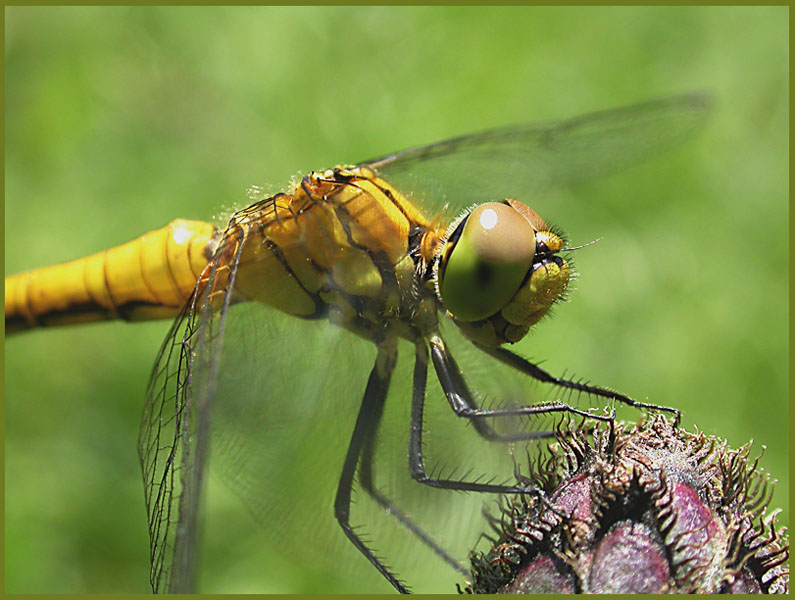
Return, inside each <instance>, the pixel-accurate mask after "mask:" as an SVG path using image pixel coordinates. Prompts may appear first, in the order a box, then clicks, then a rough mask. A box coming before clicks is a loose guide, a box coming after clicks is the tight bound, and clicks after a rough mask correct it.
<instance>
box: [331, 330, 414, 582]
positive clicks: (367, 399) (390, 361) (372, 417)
mask: <svg viewBox="0 0 795 600" xmlns="http://www.w3.org/2000/svg"><path fill="white" fill-rule="evenodd" d="M396 361H397V346H396V345H395V344H394V343H392V344H382V345H379V346H378V356H377V357H376V360H375V365H374V366H373V370H372V371H371V372H370V377H369V379H368V380H367V387H366V389H365V391H364V397H363V398H362V404H361V406H360V408H359V414H358V416H357V417H356V425H355V426H354V429H353V435H352V436H351V441H350V444H349V446H348V452H347V454H346V455H345V462H344V464H343V467H342V474H341V475H340V480H339V484H338V485H337V496H336V498H335V500H334V515H335V516H336V518H337V521H338V522H339V524H340V526H341V527H342V530H343V531H344V532H345V535H346V536H348V539H349V540H350V541H351V542H352V543H353V545H354V546H356V548H357V549H358V550H359V552H361V553H362V554H364V556H365V557H366V558H367V560H369V561H370V563H371V564H372V565H373V566H374V567H375V568H376V569H377V570H378V572H379V573H381V575H383V576H384V577H385V578H386V580H387V581H389V583H390V584H392V586H393V587H394V588H395V589H396V590H397V591H398V592H400V593H401V594H408V593H409V589H408V587H407V586H406V584H405V583H404V582H402V581H400V579H398V577H397V576H396V575H395V574H394V573H392V571H391V570H390V569H389V567H387V566H386V565H385V564H384V562H383V561H382V560H381V559H380V558H378V557H377V556H376V555H375V553H374V552H373V551H372V550H371V549H370V548H368V547H367V545H366V544H365V543H364V541H363V540H362V538H361V537H360V536H359V534H358V533H356V531H354V528H353V527H352V526H351V524H350V512H351V492H352V490H353V481H354V475H355V473H356V467H357V465H358V464H359V460H360V457H361V456H362V451H363V450H364V449H365V448H366V447H367V446H368V445H370V444H372V441H371V440H372V438H374V437H375V434H376V430H377V428H378V422H379V421H380V418H381V415H382V413H383V410H384V403H385V402H386V397H387V392H388V391H389V382H390V379H391V377H392V372H393V371H394V369H395V363H396ZM368 460H369V459H368Z"/></svg>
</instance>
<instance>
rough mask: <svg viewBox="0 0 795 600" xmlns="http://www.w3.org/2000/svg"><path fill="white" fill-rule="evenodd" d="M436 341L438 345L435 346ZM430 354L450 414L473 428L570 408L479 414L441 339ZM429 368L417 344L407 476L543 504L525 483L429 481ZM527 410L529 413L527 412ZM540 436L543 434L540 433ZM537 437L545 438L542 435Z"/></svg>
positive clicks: (431, 481)
mask: <svg viewBox="0 0 795 600" xmlns="http://www.w3.org/2000/svg"><path fill="white" fill-rule="evenodd" d="M435 340H438V345H436V344H435ZM431 351H432V358H433V363H434V367H435V369H436V373H437V375H438V377H439V381H440V382H441V384H442V389H444V391H445V394H446V395H447V397H448V400H449V401H450V405H451V406H453V410H454V411H455V412H456V414H458V415H459V416H461V417H466V418H470V419H471V421H472V423H473V424H474V426H475V427H476V428H478V425H477V423H478V421H481V420H482V419H481V418H480V417H492V416H501V415H507V414H534V413H540V412H564V411H566V410H569V409H570V407H567V406H565V405H552V407H551V408H550V406H546V407H544V408H545V409H546V410H545V411H541V410H539V407H531V406H525V407H520V408H521V409H526V410H522V412H520V413H517V412H516V410H515V409H506V410H482V409H478V408H473V406H474V405H475V403H474V400H473V399H472V396H471V394H470V392H469V390H468V389H467V388H466V385H465V384H464V381H463V377H462V376H461V374H460V372H458V367H457V365H455V363H454V362H451V361H452V357H451V356H450V355H449V353H448V352H447V349H446V348H445V347H444V343H443V342H442V341H441V338H439V337H438V336H434V337H432V338H431ZM427 368H428V349H427V348H426V347H425V346H424V345H422V344H417V352H416V364H415V371H414V373H415V380H414V383H415V385H414V392H413V394H412V399H411V425H410V429H409V472H410V473H411V476H412V478H413V479H415V480H416V481H418V482H420V483H423V484H425V485H429V486H431V487H435V488H442V489H449V490H460V491H469V492H487V493H495V494H518V493H525V494H527V493H530V494H536V495H538V496H539V497H540V498H541V499H542V500H545V494H544V491H543V490H542V489H541V488H540V487H539V486H537V485H535V484H532V483H527V484H526V485H508V484H500V483H492V482H483V481H464V480H460V479H442V478H436V477H431V476H430V475H428V473H427V471H426V469H425V458H424V456H423V451H422V423H423V410H424V406H425V373H426V372H427ZM420 371H421V372H422V378H421V381H420V382H419V383H420V384H421V385H418V380H417V377H418V375H417V374H418V372H420ZM527 409H529V410H527ZM570 410H571V412H575V413H577V414H582V415H585V416H588V417H592V418H596V419H600V418H602V417H600V416H599V415H591V414H590V413H586V412H585V411H580V410H577V409H570ZM602 419H603V420H609V419H610V417H603V418H602ZM477 431H478V433H480V434H481V435H483V436H484V437H486V438H488V439H492V440H500V441H511V440H516V439H532V437H533V434H532V432H531V433H527V434H522V437H521V438H517V437H516V436H513V435H509V436H500V435H499V434H497V433H496V432H494V431H493V430H492V429H491V428H483V427H481V428H478V429H477ZM542 433H543V432H542ZM537 437H547V436H546V435H545V434H544V435H540V436H537Z"/></svg>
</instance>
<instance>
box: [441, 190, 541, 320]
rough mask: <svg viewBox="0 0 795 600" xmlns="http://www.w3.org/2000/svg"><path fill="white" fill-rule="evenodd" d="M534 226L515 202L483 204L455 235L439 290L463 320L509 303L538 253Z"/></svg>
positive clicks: (443, 263) (481, 316) (445, 258)
mask: <svg viewBox="0 0 795 600" xmlns="http://www.w3.org/2000/svg"><path fill="white" fill-rule="evenodd" d="M535 233H536V232H535V230H534V229H533V226H532V225H531V224H530V222H529V221H528V220H527V218H525V217H524V216H523V215H522V214H521V213H519V212H518V211H517V210H516V209H514V208H513V207H511V206H509V205H507V204H504V203H501V202H489V203H487V204H481V205H480V206H478V207H477V208H476V209H475V210H473V211H472V212H471V213H470V214H469V215H468V216H466V217H465V218H464V219H463V220H462V221H461V223H459V225H458V227H457V228H456V230H455V231H454V232H453V234H452V235H451V236H450V239H449V240H448V242H447V244H446V246H445V248H444V251H443V255H442V261H441V265H440V267H439V294H440V296H441V299H442V302H443V303H444V305H445V308H447V310H448V311H449V312H450V313H451V314H452V315H453V316H454V317H455V318H456V319H458V320H459V321H464V322H471V321H479V320H481V319H485V318H487V317H490V316H491V315H493V314H495V313H497V312H498V311H499V310H500V309H501V308H503V307H504V306H506V305H507V304H508V303H509V302H510V301H511V299H512V298H513V297H514V295H515V294H516V292H517V291H518V290H519V287H520V286H521V285H522V282H523V281H524V278H525V276H526V275H527V272H528V270H529V269H530V267H531V266H532V264H533V257H534V256H535V251H536V243H535Z"/></svg>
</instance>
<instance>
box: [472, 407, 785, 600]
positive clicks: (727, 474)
mask: <svg viewBox="0 0 795 600" xmlns="http://www.w3.org/2000/svg"><path fill="white" fill-rule="evenodd" d="M750 449H751V445H750V444H747V445H745V446H743V447H742V448H740V449H738V450H731V449H729V448H728V447H727V444H726V442H725V441H722V440H719V439H718V438H715V437H712V436H707V435H705V434H703V433H688V432H686V431H684V430H682V429H679V428H675V427H673V426H672V425H671V424H670V423H669V422H668V421H667V420H666V419H665V418H664V417H662V416H657V417H654V418H652V419H651V420H648V421H646V422H644V423H642V424H640V425H625V424H621V423H611V424H610V425H609V426H605V425H603V426H598V427H592V428H590V429H588V428H586V427H584V426H583V425H582V424H581V425H579V426H577V427H572V426H570V425H569V426H567V427H565V428H564V427H563V426H562V425H561V426H559V428H558V431H557V435H556V442H555V443H554V444H552V445H551V447H550V454H549V456H547V457H546V458H542V459H539V460H538V461H535V464H534V465H531V469H530V470H531V472H532V475H530V476H523V475H521V474H519V475H518V477H519V479H520V480H521V481H523V483H524V484H535V485H537V486H539V487H541V488H543V489H544V490H545V492H546V497H540V496H539V495H537V494H524V495H521V496H519V497H517V498H513V499H507V500H504V501H503V502H502V519H493V525H494V528H495V531H496V532H497V534H498V535H499V538H498V539H496V540H492V541H493V546H492V548H491V550H490V551H489V552H486V553H473V555H472V583H471V584H469V585H468V586H467V590H466V591H468V592H474V593H495V592H499V593H525V594H533V593H549V592H555V593H695V592H697V593H721V592H723V593H786V592H787V591H788V586H789V568H788V565H787V559H788V557H789V541H788V538H787V537H786V535H785V531H784V530H783V529H781V530H778V531H777V530H776V529H775V515H776V513H772V514H769V515H767V516H766V515H765V513H766V511H767V507H768V504H769V502H770V493H769V492H771V491H772V485H770V481H769V478H768V476H767V475H766V474H765V473H764V472H763V471H762V470H761V469H760V468H759V467H758V463H759V458H757V459H755V460H749V454H750ZM531 462H533V461H531Z"/></svg>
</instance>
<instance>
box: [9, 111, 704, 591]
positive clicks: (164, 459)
mask: <svg viewBox="0 0 795 600" xmlns="http://www.w3.org/2000/svg"><path fill="white" fill-rule="evenodd" d="M707 110H708V102H707V101H706V100H705V99H704V98H702V97H700V96H684V97H678V98H671V99H666V100H659V101H655V102H650V103H647V104H642V105H638V106H634V107H629V108H624V109H618V110H614V111H606V112H603V113H596V114H593V115H588V116H585V117H580V118H577V119H573V120H570V121H565V122H561V123H548V124H538V125H526V126H520V127H512V128H508V129H504V130H497V131H489V132H485V133H482V134H476V135H473V136H467V137H463V138H458V139H454V140H449V141H445V142H441V143H438V144H433V145H431V146H427V147H422V148H416V149H413V150H409V151H406V152H401V153H397V154H393V155H389V156H386V157H384V158H380V159H376V160H372V161H366V162H364V163H361V164H359V165H355V166H343V167H337V168H335V169H328V170H324V171H318V172H313V173H311V174H309V175H307V176H306V177H304V178H303V179H302V180H301V181H300V182H299V183H298V184H297V185H295V186H293V188H292V189H290V190H289V191H287V192H285V193H281V194H277V195H275V196H270V197H262V196H259V195H258V194H256V195H255V196H254V197H252V202H253V203H252V205H251V206H249V207H248V208H246V209H245V210H242V211H240V212H238V213H236V214H235V215H234V216H233V217H232V219H231V220H230V222H229V225H228V226H227V228H226V229H225V230H224V231H223V232H215V233H213V234H211V233H210V232H205V233H204V234H203V236H202V237H201V239H200V240H199V239H198V238H197V244H199V245H200V246H201V247H200V248H198V249H192V248H190V245H188V249H187V250H183V251H182V252H183V253H184V254H185V255H186V256H192V257H196V256H204V255H205V252H206V251H207V250H208V249H211V250H212V257H211V258H210V260H209V262H208V263H207V265H206V267H204V269H203V270H202V271H201V274H200V276H199V277H198V280H197V281H196V285H195V288H194V291H193V293H192V295H191V296H190V298H189V300H188V301H187V303H185V305H184V307H183V309H182V311H181V313H180V315H179V317H178V318H177V320H176V322H175V323H174V325H173V326H172V328H171V330H170V332H169V334H168V336H167V338H166V340H165V341H164V343H163V346H162V348H161V350H160V353H159V355H158V358H157V361H156V363H155V367H154V370H153V373H152V378H151V381H150V383H149V386H148V389H147V398H146V404H145V409H144V417H143V423H142V428H141V435H140V439H139V453H140V457H141V464H142V469H143V476H144V484H145V494H146V504H147V512H148V517H149V520H148V522H149V533H150V539H151V553H150V559H151V563H152V570H151V583H152V586H153V589H154V590H155V591H173V592H184V591H192V590H193V589H194V588H195V587H196V584H197V573H198V570H199V567H198V562H197V561H198V558H197V557H198V555H199V552H198V546H199V541H200V539H201V536H200V531H201V525H202V519H201V515H202V511H203V504H202V502H203V497H204V489H205V486H206V484H207V482H206V477H205V475H206V472H207V467H208V465H213V466H214V467H215V472H216V473H217V474H218V475H219V477H220V478H221V479H222V480H223V481H224V482H225V483H226V484H227V485H228V486H229V487H230V488H231V489H232V490H233V491H234V492H235V493H236V494H237V495H238V496H240V497H242V498H243V500H244V501H245V502H246V504H247V505H248V507H249V509H250V510H251V512H253V513H254V515H255V516H256V517H257V519H258V520H259V521H261V522H262V523H263V524H264V525H265V529H266V530H267V531H274V532H275V535H277V536H281V537H279V538H278V540H277V541H278V542H279V544H278V545H279V546H280V547H282V546H284V545H285V544H286V543H292V540H294V539H298V540H299V541H304V542H306V540H311V543H304V544H303V545H301V544H299V543H296V544H295V545H296V546H301V547H296V548H295V550H294V551H295V553H296V555H297V554H299V553H300V552H301V551H303V552H304V554H303V556H304V557H305V560H306V562H307V564H309V562H310V561H311V562H313V563H314V562H316V561H318V560H319V559H318V556H317V554H318V552H320V553H321V554H323V555H324V556H325V557H326V559H327V560H328V561H329V562H331V563H334V564H338V563H347V562H350V563H351V564H352V565H353V564H359V563H362V564H365V565H366V563H367V562H369V563H370V565H372V566H373V567H375V572H377V573H380V576H383V578H385V579H386V581H388V582H389V584H391V585H392V586H393V588H395V589H396V590H398V591H401V592H403V591H407V590H408V587H407V584H406V583H404V581H403V580H402V579H401V578H400V577H398V575H397V571H395V570H393V569H391V568H390V567H388V566H387V563H386V562H384V560H382V558H381V556H380V554H379V553H376V551H375V550H374V548H375V547H378V548H382V547H386V548H387V549H389V548H390V547H391V546H390V544H389V540H390V539H391V536H392V533H390V532H389V528H390V526H392V529H394V530H397V531H399V532H400V533H399V534H398V535H401V534H404V533H405V532H407V533H405V536H404V541H403V545H404V547H408V548H412V550H410V552H411V553H412V554H414V553H415V552H414V550H413V548H414V547H418V548H421V549H422V551H423V552H426V553H427V554H429V555H431V556H433V557H434V560H437V561H439V565H440V566H444V565H446V566H447V567H448V568H449V569H451V570H452V571H453V572H455V571H458V572H464V571H465V570H464V569H463V567H462V566H461V561H463V560H465V559H466V555H467V552H468V550H469V548H471V545H472V544H473V543H474V541H475V539H476V537H477V533H478V531H479V532H482V531H483V527H482V524H481V526H478V523H477V522H475V521H474V520H473V515H474V514H476V513H479V512H480V508H481V505H482V501H481V500H480V499H479V497H478V495H477V494H469V495H467V496H466V498H467V499H469V500H472V501H473V502H471V503H470V504H469V506H468V508H467V510H468V511H469V513H467V514H465V512H464V511H462V510H459V509H457V508H453V506H454V503H455V498H454V495H453V494H448V493H445V492H444V491H440V490H458V491H466V492H483V493H485V494H499V493H515V492H519V491H521V492H526V493H538V490H537V489H534V488H533V487H532V486H524V485H522V486H517V484H515V483H513V482H512V480H511V477H510V475H511V469H510V467H511V466H512V465H511V464H510V462H511V460H512V459H511V458H510V455H509V453H508V451H507V449H506V447H505V443H506V442H512V443H518V444H524V443H532V442H533V441H534V440H537V439H540V438H545V437H548V436H549V432H548V431H547V430H545V429H543V428H539V427H538V422H537V419H538V418H539V417H540V416H543V415H549V414H561V413H563V414H569V415H577V416H585V417H593V418H597V419H604V420H606V419H609V418H610V416H609V415H605V413H603V412H602V411H601V405H600V406H599V408H598V409H597V410H596V411H595V412H592V411H588V410H585V409H582V408H578V407H577V406H576V405H573V404H572V403H568V402H564V401H563V400H568V398H566V397H565V396H564V394H569V393H571V392H574V393H577V394H583V395H586V396H591V397H595V398H601V399H602V403H601V404H602V405H603V404H605V403H611V402H614V401H616V400H618V401H619V402H624V403H626V404H629V405H631V406H635V407H638V408H641V409H660V410H668V411H670V412H671V413H673V414H675V415H676V416H677V417H678V411H676V410H675V409H667V408H665V407H660V406H657V405H654V404H649V403H642V402H637V401H635V400H633V399H631V398H629V397H628V396H625V395H623V394H620V393H618V392H615V391H611V390H608V389H605V388H601V387H598V386H593V385H586V384H583V383H580V382H575V381H570V380H567V379H563V378H560V377H556V376H554V375H552V374H550V373H547V372H546V371H544V370H542V369H541V368H539V367H538V366H537V365H535V364H533V363H531V362H529V361H527V360H525V359H524V358H522V357H521V356H519V355H517V354H515V353H513V352H512V351H510V350H509V349H507V348H506V345H507V344H509V343H513V342H516V341H518V340H519V339H521V338H522V337H524V336H525V334H526V333H527V332H528V331H529V329H530V328H531V327H532V326H533V325H534V324H535V323H537V322H538V321H539V320H540V319H541V318H542V317H543V316H544V315H545V314H547V312H548V311H549V309H550V307H551V306H552V305H554V304H555V303H556V302H558V301H559V300H560V299H561V298H562V297H563V295H564V293H565V291H566V289H567V286H568V283H569V279H570V276H571V273H570V266H569V263H568V261H567V260H566V258H564V257H563V256H561V252H563V251H565V244H564V241H563V238H562V236H561V235H559V234H556V233H554V232H552V231H550V229H549V227H547V225H546V223H545V222H544V220H543V219H542V218H541V217H540V216H539V215H538V214H537V213H536V212H535V211H534V210H533V209H531V208H530V207H529V206H528V205H527V204H525V203H524V202H522V201H521V200H528V202H531V201H532V200H533V198H534V197H535V196H538V195H540V194H541V193H542V192H543V191H544V190H546V189H548V188H550V187H555V186H564V185H569V184H574V183H577V182H579V181H582V180H587V179H589V178H593V177H596V176H598V175H603V174H606V173H609V172H611V171H612V170H616V169H619V168H623V167H625V166H627V165H629V164H631V163H633V162H636V161H638V160H641V159H643V158H645V157H649V156H651V155H653V154H654V153H656V152H657V151H660V150H663V149H664V148H666V147H668V146H670V145H672V144H675V143H678V142H679V141H681V140H683V139H685V138H687V137H688V136H690V135H692V134H693V133H694V132H695V131H696V130H697V129H698V127H699V126H700V125H701V124H702V123H703V120H704V117H705V115H706V113H707ZM520 199H521V200H520ZM466 207H470V208H469V209H466V210H463V212H462V209H465V208H466ZM473 207H474V208H473ZM451 212H453V213H459V215H460V216H459V217H458V219H450V217H451V216H453V215H451ZM561 218H563V217H561ZM448 222H449V225H448ZM180 247H183V246H180ZM193 263H195V260H193ZM172 268H173V267H172V266H171V265H170V263H169V266H168V268H167V269H165V270H169V271H170V270H171V269H172ZM122 279H123V278H122ZM7 286H8V284H7ZM110 295H111V296H113V294H110ZM6 296H7V298H8V296H9V295H8V293H7V294H6ZM125 297H127V296H126V295H125ZM20 304H21V305H24V304H25V303H24V302H21V303H20ZM6 308H7V311H6V312H7V318H8V313H9V310H8V305H7V307H6ZM117 312H121V311H117ZM26 317H27V320H28V321H29V322H31V323H34V322H36V321H37V320H39V321H40V322H46V320H45V319H38V316H37V315H26ZM365 342H367V343H365ZM429 367H430V368H429ZM429 370H431V373H432V376H431V377H428V372H429ZM509 380H510V381H509ZM531 380H536V381H541V382H543V383H548V384H551V389H552V394H553V397H552V398H551V399H550V401H547V402H538V401H537V398H535V399H534V397H533V394H532V393H530V392H529V391H528V387H527V384H528V382H530V381H531ZM426 399H427V400H428V402H427V403H426ZM442 399H444V400H445V401H446V402H440V400H442ZM439 406H441V408H442V409H444V410H441V409H438V408H436V407H439ZM400 410H402V411H403V412H402V413H401V415H400V416H398V415H396V414H394V411H400ZM440 423H442V424H440ZM464 424H466V425H471V427H463V425H464ZM426 433H427V434H428V435H427V436H426V435H425V434H426ZM467 435H469V437H470V438H473V439H472V440H468V439H467V438H466V436H467ZM432 437H433V438H435V439H436V440H437V441H438V440H441V443H440V444H439V443H437V445H436V446H435V447H434V452H435V455H434V456H435V457H441V460H442V462H444V463H447V461H449V462H450V464H451V466H449V467H437V466H436V465H437V464H438V463H437V462H436V461H435V460H431V459H429V457H428V447H429V446H430V445H431V442H430V438H432ZM470 441H472V442H478V443H482V447H481V446H475V445H474V443H472V444H471V443H470ZM309 448H312V449H313V450H311V451H310V450H308V449H309ZM406 448H408V455H407V453H406ZM489 449H490V451H491V453H492V454H493V455H494V456H495V457H498V458H497V460H499V461H502V463H508V467H509V469H508V473H507V474H505V473H498V472H497V471H496V470H494V468H493V467H494V464H493V463H490V462H488V460H487V458H486V453H487V450H489ZM502 466H505V464H503V465H502ZM506 477H507V478H506ZM357 490H358V491H357ZM458 496H459V497H461V496H463V495H460V494H459V495H458ZM368 506H369V508H368ZM368 510H369V511H370V512H369V513H368V512H367V511H368ZM332 511H333V514H334V517H335V519H334V518H332V517H331V512H332ZM373 511H374V512H373ZM450 515H454V519H453V520H452V521H450V518H451V517H450ZM467 515H468V516H467ZM421 517H425V518H421ZM446 519H447V521H446ZM335 520H336V524H335V523H334V521H335ZM375 520H378V521H379V522H383V521H386V522H387V525H384V524H382V525H381V529H377V528H376V527H375V526H373V531H377V533H378V536H377V537H376V535H375V534H371V536H372V539H373V541H372V542H370V541H369V540H368V538H366V537H365V535H363V532H362V531H361V530H360V529H358V528H357V527H356V526H355V524H357V523H365V524H366V525H367V528H366V529H365V530H364V534H368V533H370V524H371V523H372V522H374V521H375ZM329 524H330V525H331V526H329ZM384 532H386V533H384ZM287 536H289V538H288V537H287ZM456 536H460V539H455V538H456ZM208 537H209V538H210V539H211V536H208ZM405 537H407V538H408V540H410V541H408V542H406V540H405ZM346 538H347V542H349V543H348V545H346V546H344V547H343V546H341V545H340V542H341V541H342V542H345V541H346ZM287 539H289V540H290V542H285V540H287ZM462 540H466V541H465V542H462ZM459 542H462V543H463V544H468V545H462V543H459ZM291 550H292V548H291ZM346 553H347V554H346ZM362 555H363V557H364V559H362ZM390 555H391V554H390ZM386 558H387V559H389V558H390V556H387V557H386ZM357 561H358V562H357ZM264 567H265V568H267V565H264ZM351 568H355V567H351ZM407 575H408V576H410V575H411V574H410V573H408V574H407Z"/></svg>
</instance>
